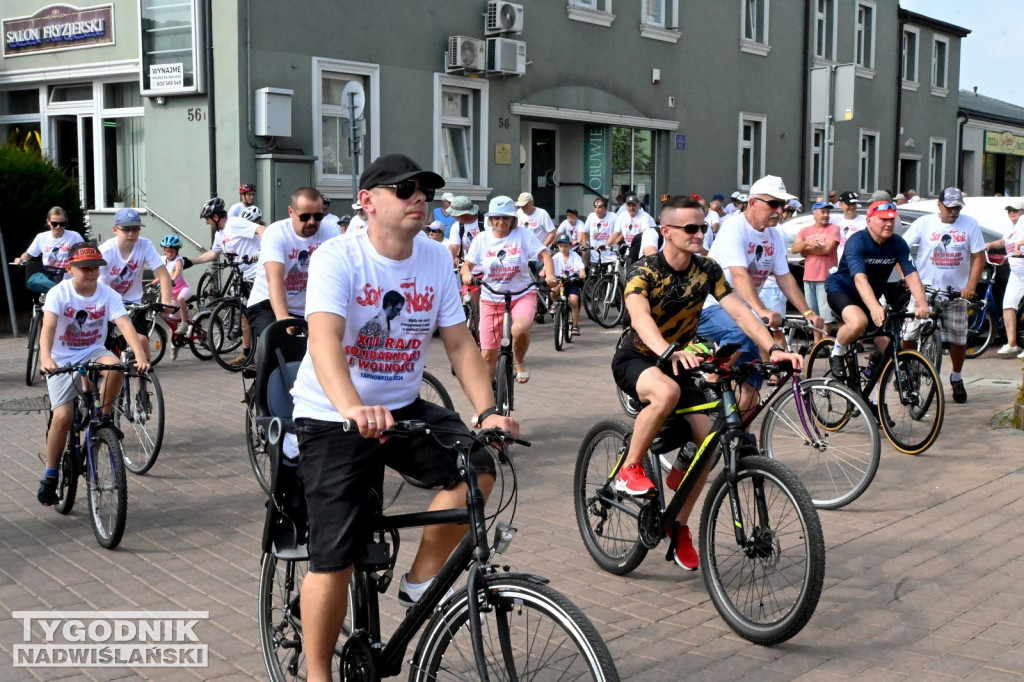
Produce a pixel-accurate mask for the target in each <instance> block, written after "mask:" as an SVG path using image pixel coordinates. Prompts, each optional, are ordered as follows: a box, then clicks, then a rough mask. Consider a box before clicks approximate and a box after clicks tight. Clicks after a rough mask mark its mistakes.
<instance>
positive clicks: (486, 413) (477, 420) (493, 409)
mask: <svg viewBox="0 0 1024 682" xmlns="http://www.w3.org/2000/svg"><path fill="white" fill-rule="evenodd" d="M492 414H498V407H497V406H496V405H491V406H490V407H488V408H487V409H486V410H483V411H481V412H480V414H478V415H476V416H475V417H473V426H475V427H477V428H480V424H482V423H483V421H484V420H485V419H487V418H488V417H490V416H491V415H492Z"/></svg>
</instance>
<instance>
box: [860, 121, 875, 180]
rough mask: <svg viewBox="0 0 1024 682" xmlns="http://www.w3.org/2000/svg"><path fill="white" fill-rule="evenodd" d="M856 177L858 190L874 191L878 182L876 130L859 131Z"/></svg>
mask: <svg viewBox="0 0 1024 682" xmlns="http://www.w3.org/2000/svg"><path fill="white" fill-rule="evenodd" d="M857 178H858V182H859V186H858V191H860V192H873V191H875V187H876V185H877V184H878V133H877V132H876V131H865V130H862V131H860V154H859V157H858V174H857Z"/></svg>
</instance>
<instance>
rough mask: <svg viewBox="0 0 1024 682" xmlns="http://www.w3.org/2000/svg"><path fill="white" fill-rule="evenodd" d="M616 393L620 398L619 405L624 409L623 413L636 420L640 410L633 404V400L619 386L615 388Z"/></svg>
mask: <svg viewBox="0 0 1024 682" xmlns="http://www.w3.org/2000/svg"><path fill="white" fill-rule="evenodd" d="M615 393H616V394H617V395H618V396H619V405H620V406H621V407H622V411H623V412H625V413H626V415H627V416H628V417H629V418H630V419H636V416H637V415H638V414H640V410H638V409H637V407H636V405H634V404H633V399H632V398H630V397H629V395H628V394H627V393H626V392H625V391H623V390H622V389H621V388H619V387H618V386H616V387H615Z"/></svg>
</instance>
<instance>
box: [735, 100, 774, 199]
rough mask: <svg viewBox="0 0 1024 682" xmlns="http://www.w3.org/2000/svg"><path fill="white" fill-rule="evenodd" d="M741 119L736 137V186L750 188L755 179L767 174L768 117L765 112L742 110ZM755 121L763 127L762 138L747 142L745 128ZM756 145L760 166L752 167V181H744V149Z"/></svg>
mask: <svg viewBox="0 0 1024 682" xmlns="http://www.w3.org/2000/svg"><path fill="white" fill-rule="evenodd" d="M739 120H740V125H739V131H738V134H737V139H736V141H737V145H736V186H737V187H739V188H740V189H750V185H751V184H753V182H754V181H755V180H757V179H758V178H760V177H764V175H765V171H764V169H765V144H766V138H767V129H768V117H767V116H765V115H764V114H753V113H748V112H745V111H741V112H740V119H739ZM754 123H756V124H758V125H759V126H760V129H761V136H760V139H759V140H752V141H751V142H750V143H747V142H746V141H744V139H743V128H744V127H745V126H746V125H747V124H754ZM754 145H757V147H758V149H757V158H758V160H759V162H758V166H759V167H758V168H752V169H751V173H750V178H751V180H750V182H744V177H743V172H744V170H745V169H744V167H743V150H744V149H753V148H754Z"/></svg>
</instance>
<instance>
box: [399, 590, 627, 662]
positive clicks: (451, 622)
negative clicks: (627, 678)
mask: <svg viewBox="0 0 1024 682" xmlns="http://www.w3.org/2000/svg"><path fill="white" fill-rule="evenodd" d="M484 583H485V584H484V589H485V590H486V591H487V594H488V599H489V600H490V603H491V605H492V608H491V610H490V611H486V612H483V613H481V614H480V620H481V623H480V628H481V632H482V635H483V652H484V656H485V660H484V661H483V664H484V667H485V668H486V669H487V671H488V674H489V677H490V678H491V679H495V680H508V679H520V680H534V679H537V680H580V679H583V680H605V681H609V682H611V681H614V680H618V679H619V673H618V671H617V670H616V669H615V664H614V663H613V662H612V657H611V654H610V653H609V652H608V647H607V646H605V643H604V640H602V639H601V635H599V634H598V632H597V629H596V628H595V627H594V625H593V624H592V623H591V622H590V620H588V619H587V617H586V616H585V615H584V614H583V612H582V611H580V609H579V607H577V606H576V605H575V604H573V603H572V602H571V601H569V600H568V599H567V598H566V597H565V596H563V595H562V594H560V593H559V592H556V591H555V590H553V589H552V588H550V587H548V586H547V585H544V584H542V583H540V582H538V581H537V580H536V579H535V578H530V577H526V576H523V577H518V576H513V575H503V576H492V577H488V578H486V579H485V580H484ZM469 617H470V611H469V596H468V594H467V592H466V589H465V588H463V589H462V590H461V591H460V592H458V593H456V594H455V595H454V596H453V597H452V598H451V599H449V600H448V601H447V602H445V603H444V604H443V605H442V606H441V609H440V610H439V611H437V612H436V613H435V614H434V616H433V617H432V618H431V619H430V622H429V623H427V627H426V630H425V631H424V634H423V637H421V638H420V643H419V645H418V646H417V647H416V653H415V655H414V656H413V658H412V663H411V665H410V670H409V679H410V680H412V681H413V682H435V681H436V680H466V679H478V673H477V660H476V655H475V653H474V649H473V641H472V637H471V636H470V628H469Z"/></svg>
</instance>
